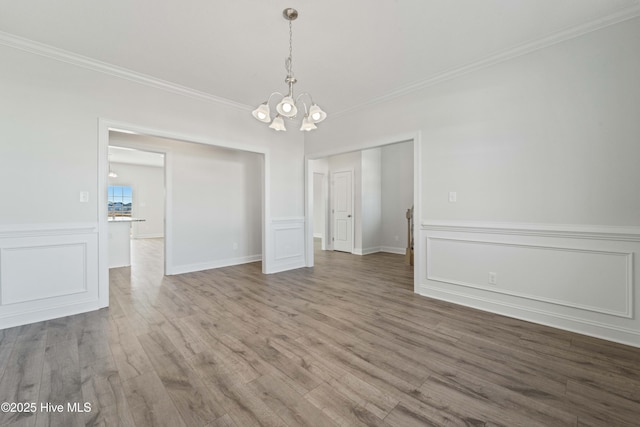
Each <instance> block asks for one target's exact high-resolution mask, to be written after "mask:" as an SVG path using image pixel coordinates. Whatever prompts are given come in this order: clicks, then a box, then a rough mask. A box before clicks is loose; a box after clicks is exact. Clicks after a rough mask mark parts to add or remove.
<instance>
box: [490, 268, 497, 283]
mask: <svg viewBox="0 0 640 427" xmlns="http://www.w3.org/2000/svg"><path fill="white" fill-rule="evenodd" d="M489 284H490V285H497V284H498V275H497V274H496V273H494V272H492V271H490V272H489Z"/></svg>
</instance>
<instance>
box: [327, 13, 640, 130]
mask: <svg viewBox="0 0 640 427" xmlns="http://www.w3.org/2000/svg"><path fill="white" fill-rule="evenodd" d="M638 16H640V1H636V4H635V5H633V6H631V7H628V8H624V9H621V10H619V11H617V12H614V13H612V14H610V15H607V16H604V17H602V18H598V19H596V20H593V21H590V22H587V23H585V24H581V25H577V26H574V27H570V28H567V29H564V30H560V31H558V32H556V33H553V34H551V35H549V36H546V37H543V38H540V39H536V40H533V41H530V42H527V43H523V44H521V45H519V46H516V47H514V48H511V49H507V50H503V51H500V52H497V53H494V54H492V55H489V56H486V57H484V58H482V59H480V60H478V61H475V62H472V63H469V64H467V65H463V66H460V67H454V68H451V69H449V70H447V71H444V72H442V73H439V74H435V75H432V76H431V77H428V78H426V79H422V80H418V81H416V82H413V83H410V84H407V85H405V86H402V87H400V88H399V89H396V90H394V91H392V92H388V93H386V94H384V95H381V96H378V97H375V98H371V99H369V100H368V101H365V102H362V103H360V104H357V105H354V106H352V107H349V108H346V109H344V110H340V111H337V112H335V113H332V114H331V119H335V118H337V117H341V116H344V115H347V114H349V113H352V112H355V111H359V110H361V109H363V108H367V107H371V106H374V105H376V104H380V103H383V102H386V101H390V100H393V99H395V98H399V97H401V96H404V95H408V94H410V93H412V92H415V91H418V90H421V89H425V88H428V87H430V86H435V85H438V84H440V83H443V82H446V81H448V80H452V79H455V78H457V77H460V76H463V75H465V74H469V73H472V72H474V71H478V70H481V69H483V68H488V67H491V66H493V65H496V64H499V63H501V62H504V61H507V60H509V59H513V58H517V57H519V56H523V55H526V54H528V53H531V52H534V51H537V50H540V49H544V48H546V47H549V46H553V45H555V44H558V43H561V42H564V41H567V40H571V39H573V38H576V37H579V36H582V35H585V34H588V33H591V32H593V31H597V30H600V29H602V28H605V27H609V26H611V25H615V24H618V23H620V22H624V21H627V20H629V19H633V18H637V17H638Z"/></svg>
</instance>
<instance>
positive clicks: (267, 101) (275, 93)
mask: <svg viewBox="0 0 640 427" xmlns="http://www.w3.org/2000/svg"><path fill="white" fill-rule="evenodd" d="M273 95H280V96H281V97H283V98H284V95H283V94H281V93H280V92H273V93H271V95H269V98H267V100H266V101H265V104H269V103H270V102H271V97H272V96H273Z"/></svg>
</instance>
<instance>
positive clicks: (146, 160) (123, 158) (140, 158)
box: [109, 145, 164, 172]
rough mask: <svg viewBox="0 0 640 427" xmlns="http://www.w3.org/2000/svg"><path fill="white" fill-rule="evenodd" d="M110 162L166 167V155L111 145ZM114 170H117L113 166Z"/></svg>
mask: <svg viewBox="0 0 640 427" xmlns="http://www.w3.org/2000/svg"><path fill="white" fill-rule="evenodd" d="M109 162H110V163H128V164H131V165H142V166H155V167H164V154H161V153H154V152H151V151H143V150H136V149H133V148H127V147H116V146H113V145H110V146H109ZM113 169H114V170H115V169H116V167H115V166H113ZM116 172H117V171H116Z"/></svg>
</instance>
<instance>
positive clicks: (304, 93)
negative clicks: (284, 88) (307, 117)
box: [296, 92, 313, 104]
mask: <svg viewBox="0 0 640 427" xmlns="http://www.w3.org/2000/svg"><path fill="white" fill-rule="evenodd" d="M303 95H307V96H308V97H309V99H310V100H311V104H313V97H312V96H311V94H310V93H309V92H302V93H300V94H298V96H296V102H298V100H299V99H300V98H302V96H303Z"/></svg>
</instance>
